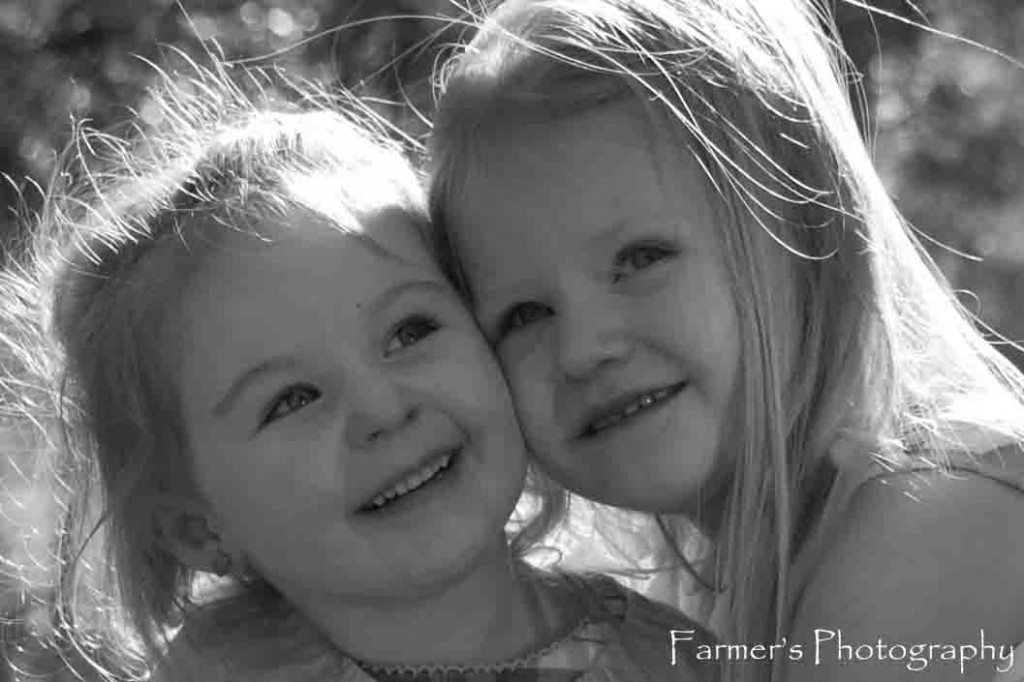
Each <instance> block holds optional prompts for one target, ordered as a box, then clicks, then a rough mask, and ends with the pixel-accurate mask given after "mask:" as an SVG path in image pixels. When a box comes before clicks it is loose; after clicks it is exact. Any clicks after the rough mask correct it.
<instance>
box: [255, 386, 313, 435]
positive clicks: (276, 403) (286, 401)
mask: <svg viewBox="0 0 1024 682" xmlns="http://www.w3.org/2000/svg"><path fill="white" fill-rule="evenodd" d="M320 395H321V394H320V389H318V388H316V387H315V386H310V385H309V384H293V385H291V386H289V387H288V388H286V389H284V390H283V391H281V392H280V393H278V394H277V395H276V396H274V399H273V400H271V401H270V405H269V406H268V407H267V411H266V414H265V416H264V417H263V420H262V421H261V422H260V427H261V428H262V427H264V426H268V425H269V424H272V423H273V422H276V421H277V420H278V419H283V418H284V417H287V416H288V415H290V414H292V413H293V412H298V411H299V410H301V409H302V408H304V407H308V406H309V405H311V404H313V403H315V402H316V401H317V400H319V399H320Z"/></svg>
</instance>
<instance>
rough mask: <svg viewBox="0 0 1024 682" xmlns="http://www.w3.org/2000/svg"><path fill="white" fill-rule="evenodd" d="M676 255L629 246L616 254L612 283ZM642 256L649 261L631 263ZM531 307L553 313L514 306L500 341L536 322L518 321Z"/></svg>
mask: <svg viewBox="0 0 1024 682" xmlns="http://www.w3.org/2000/svg"><path fill="white" fill-rule="evenodd" d="M676 253H678V249H676V248H674V247H671V246H668V245H665V244H652V243H638V244H629V245H627V246H626V247H624V248H623V249H621V250H620V251H619V252H618V253H616V254H615V259H614V261H613V267H614V269H613V272H612V282H619V281H621V280H622V278H623V277H626V276H628V275H629V274H633V273H635V272H640V271H642V270H646V269H648V268H650V267H651V266H653V265H656V264H657V263H659V262H661V261H663V260H665V259H666V258H671V257H672V256H674V255H675V254H676ZM640 254H642V255H645V256H648V257H649V259H648V260H647V261H646V262H643V263H641V264H639V265H638V264H637V263H636V261H635V260H632V261H631V259H632V258H633V257H634V256H636V255H640ZM627 268H631V272H623V270H625V269H627ZM531 306H533V307H537V308H543V309H544V310H543V312H544V313H545V314H551V312H552V311H551V308H550V307H548V306H546V305H544V304H543V303H537V302H536V301H528V302H525V303H519V304H516V305H514V306H513V307H511V308H509V309H508V311H506V312H505V314H504V315H502V316H501V320H500V322H499V323H498V335H497V338H498V340H501V339H503V338H505V336H506V335H508V334H510V333H512V332H514V331H516V330H517V329H521V328H523V327H525V326H527V325H529V324H531V323H532V322H533V321H534V320H527V321H525V322H524V321H517V317H519V316H520V315H521V314H522V313H523V311H524V310H525V309H529V308H530V307H531Z"/></svg>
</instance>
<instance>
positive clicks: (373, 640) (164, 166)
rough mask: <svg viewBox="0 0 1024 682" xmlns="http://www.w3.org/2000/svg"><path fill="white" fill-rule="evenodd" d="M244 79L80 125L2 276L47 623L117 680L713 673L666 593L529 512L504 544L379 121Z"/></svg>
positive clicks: (483, 395) (459, 370)
mask: <svg viewBox="0 0 1024 682" xmlns="http://www.w3.org/2000/svg"><path fill="white" fill-rule="evenodd" d="M242 75H243V76H244V77H245V78H246V79H248V82H255V83H261V82H263V81H262V80H261V79H262V78H263V76H261V75H260V74H259V73H246V74H242ZM235 82H237V81H234V80H231V79H228V78H227V77H226V76H225V74H224V71H223V69H217V70H214V71H210V72H205V71H202V72H200V73H199V75H198V76H197V77H196V78H195V79H193V81H192V82H191V83H190V84H189V85H190V86H191V87H190V89H181V88H178V87H176V86H174V85H173V84H167V83H165V84H164V85H163V86H162V87H161V89H160V90H158V91H157V92H156V93H155V95H154V96H155V101H156V103H157V104H158V105H159V106H160V112H161V114H162V116H161V118H162V121H163V124H162V125H163V128H162V129H158V130H156V131H155V132H151V133H149V134H147V135H145V136H144V137H143V138H142V139H141V140H140V141H139V143H138V144H135V145H129V144H128V143H126V142H124V141H121V140H118V139H116V138H112V137H109V136H104V135H100V134H97V133H89V132H81V133H80V134H79V138H78V148H79V149H88V150H90V152H92V153H95V154H96V155H98V156H99V157H100V158H99V163H100V167H101V168H102V170H97V166H96V165H90V166H88V167H87V166H86V165H85V160H84V159H83V158H81V157H78V158H76V159H75V161H76V162H77V163H71V164H69V165H68V166H67V167H66V168H65V172H64V174H63V175H62V176H61V179H62V180H65V181H66V182H65V183H64V184H58V185H55V187H54V189H53V190H52V191H51V196H50V197H49V200H48V202H47V204H46V207H45V208H44V210H43V212H42V214H41V215H40V217H39V221H38V224H37V225H36V226H35V227H36V234H35V235H34V239H33V243H32V248H31V250H30V251H29V252H28V253H27V254H25V255H24V257H23V258H22V259H21V261H20V264H19V265H18V266H16V267H14V268H12V269H11V270H10V271H9V272H7V273H5V274H4V275H3V279H2V286H0V291H2V294H3V296H4V299H3V302H4V306H3V310H4V312H5V318H6V319H5V323H6V325H5V329H6V330H7V332H6V336H5V340H6V341H7V342H8V344H9V347H10V348H11V349H12V350H13V351H14V352H15V353H16V355H17V357H18V358H19V359H20V362H21V363H22V367H23V368H24V369H25V370H26V371H29V370H30V371H29V372H28V374H27V376H29V377H33V376H34V377H35V383H36V385H37V388H40V389H42V390H41V392H37V393H35V394H34V395H35V397H36V398H37V399H36V400H35V401H34V402H29V401H26V402H25V405H24V410H25V413H26V416H31V417H33V418H35V419H36V420H37V422H38V423H44V424H45V423H47V421H48V420H49V421H50V422H53V423H55V424H56V427H57V428H58V429H59V430H60V437H59V438H57V439H55V441H54V444H53V447H52V448H51V449H50V452H49V454H50V455H52V456H53V458H54V459H53V462H52V467H51V468H52V471H53V472H54V479H53V480H52V481H51V485H52V486H53V490H54V492H55V493H58V494H62V495H64V498H63V502H64V506H63V508H62V514H61V515H60V523H59V528H58V538H59V541H58V542H57V543H56V545H55V546H54V547H52V548H51V549H52V550H53V551H54V552H55V553H56V560H57V563H56V573H57V577H58V579H57V584H58V594H57V597H56V599H55V604H54V607H53V613H52V618H51V621H52V624H53V626H54V627H55V630H54V640H55V641H57V642H58V643H63V644H65V645H68V646H71V647H73V648H75V649H76V650H77V651H79V652H84V653H85V654H86V658H90V659H92V660H93V661H94V662H95V663H96V664H97V666H99V665H100V664H101V663H102V666H103V668H104V669H103V670H100V673H101V674H102V675H104V676H105V677H109V678H110V679H123V678H124V677H125V676H126V674H127V671H134V673H135V674H136V677H140V678H141V677H142V676H143V675H144V673H145V671H146V670H147V669H149V668H153V667H155V669H156V674H155V679H157V680H203V681H204V682H211V681H215V680H246V681H252V680H264V679H265V680H275V681H279V680H309V681H313V680H316V681H318V682H319V681H326V680H332V681H334V682H337V681H339V680H351V681H353V682H356V681H359V680H365V681H368V680H378V681H380V682H386V681H388V680H402V681H403V682H409V681H421V682H427V681H434V680H467V681H468V680H507V681H512V680H531V681H533V680H562V679H574V680H577V679H578V680H587V681H591V682H606V681H607V682H611V681H618V680H622V681H626V680H629V681H632V680H652V681H663V680H664V681H667V680H676V679H687V680H688V679H695V680H696V679H711V677H710V674H711V673H713V669H712V668H704V669H701V668H700V667H699V666H698V665H697V664H696V662H695V660H694V657H693V656H692V655H690V652H691V647H693V646H696V644H697V642H699V641H701V632H702V631H701V630H700V628H698V627H696V626H695V625H694V624H693V623H692V622H691V621H690V620H689V619H687V618H685V617H683V616H682V615H681V614H680V613H678V612H676V611H674V610H671V609H669V608H667V607H662V606H659V605H656V604H654V603H652V602H649V601H647V600H646V599H644V598H643V597H641V596H640V595H638V594H635V593H632V592H629V591H628V590H625V589H624V588H621V587H619V586H618V585H617V584H616V583H614V582H612V581H611V580H610V579H607V578H601V577H599V576H589V577H588V576H571V575H566V574H559V573H543V572H540V571H538V570H536V569H533V568H530V567H529V566H528V565H527V564H526V563H525V562H524V561H523V557H522V555H523V553H524V551H525V550H526V549H528V548H529V546H530V545H531V544H532V541H533V540H535V539H536V538H537V537H538V533H539V530H538V528H540V530H543V528H542V526H543V521H544V517H543V516H541V517H540V518H538V519H536V520H535V522H529V523H525V525H522V526H521V528H520V530H519V532H518V533H516V534H515V535H514V536H513V537H512V538H511V540H512V541H513V543H512V546H511V547H510V545H509V540H510V538H509V537H507V536H506V534H505V530H504V529H505V526H506V521H507V520H508V518H509V515H510V513H511V511H512V509H513V506H514V504H515V502H516V500H517V498H518V497H519V495H520V492H521V490H522V486H523V480H524V473H525V471H526V465H525V455H524V447H523V442H522V437H521V434H520V432H519V429H518V424H517V422H516V419H515V416H514V413H513V410H512V405H511V401H510V398H509V396H508V393H507V388H506V385H505V383H504V381H503V378H502V376H501V373H500V370H499V368H498V366H497V364H496V362H495V360H494V359H493V357H492V355H491V353H490V349H489V348H488V346H487V344H486V342H485V340H484V339H483V337H482V336H481V335H480V333H479V330H478V328H477V326H476V324H475V322H474V320H473V319H472V317H471V315H470V314H469V312H468V311H467V310H466V309H465V307H464V305H463V303H462V301H461V299H460V298H459V297H458V295H457V293H456V290H455V289H454V288H453V287H452V286H451V285H450V283H449V281H448V279H447V278H446V276H445V274H444V273H443V272H442V270H441V269H440V267H439V266H438V264H437V263H436V261H435V260H434V258H433V255H432V252H431V250H430V248H429V245H428V241H427V234H428V230H427V227H426V226H427V219H426V206H425V202H424V198H423V196H422V195H421V186H420V178H418V177H417V175H416V174H415V173H414V171H413V170H412V168H411V167H410V165H409V164H408V162H407V161H406V159H405V158H404V157H403V155H402V154H401V152H400V150H399V149H398V148H397V147H396V146H395V145H394V144H391V143H387V142H386V141H385V137H386V135H385V133H386V132H387V131H386V130H385V129H384V127H383V126H382V125H381V124H379V123H376V122H375V119H373V118H372V116H370V115H369V114H368V113H367V112H366V111H365V110H364V108H363V107H361V106H359V105H358V103H357V102H356V101H354V100H339V99H336V98H330V99H328V98H326V97H322V96H317V95H316V94H315V93H307V92H303V91H302V89H301V88H297V89H295V91H294V93H293V94H296V95H300V96H302V101H305V102H307V106H305V107H304V109H302V110H297V109H296V110H289V111H276V110H274V109H273V108H268V107H262V106H257V105H256V104H254V101H255V99H254V96H250V95H248V94H246V92H243V91H242V90H241V89H240V88H239V87H238V86H236V85H234V84H233V83H235ZM189 91H191V92H193V93H196V94H193V95H188V94H186V93H187V92H189ZM259 94H260V93H256V95H257V96H258V95H259ZM76 176H77V177H76ZM68 183H70V184H68ZM47 387H50V388H51V389H52V390H50V391H49V392H48V391H47V390H46V388H47ZM40 395H41V396H43V397H44V398H49V399H50V409H49V410H48V411H47V410H45V409H43V408H45V407H46V403H45V401H43V400H40V399H39V396H40ZM538 523H540V524H541V526H538V525H537V524H538ZM97 543H102V544H97ZM213 576H217V577H213ZM211 580H212V584H211ZM204 585H206V588H207V589H205V590H203V589H201V588H203V586H204ZM44 620H45V619H44ZM175 629H178V632H177V634H176V635H174V631H175ZM672 631H686V632H687V633H690V634H689V635H688V636H687V637H688V640H689V642H690V643H686V642H676V643H675V646H674V650H673V651H672V652H671V653H672V655H671V656H670V648H669V642H670V636H671V635H670V633H671V632H672ZM100 651H102V652H105V653H104V655H103V660H102V661H100V658H99V656H98V655H96V652H100ZM90 652H91V653H90ZM97 669H99V668H97Z"/></svg>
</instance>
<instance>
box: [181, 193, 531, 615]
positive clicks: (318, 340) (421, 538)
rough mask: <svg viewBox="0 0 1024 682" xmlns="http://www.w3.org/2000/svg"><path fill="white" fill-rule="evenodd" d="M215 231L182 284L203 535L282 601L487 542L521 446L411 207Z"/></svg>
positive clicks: (405, 577)
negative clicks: (233, 554)
mask: <svg viewBox="0 0 1024 682" xmlns="http://www.w3.org/2000/svg"><path fill="white" fill-rule="evenodd" d="M259 228H260V229H259V231H260V232H261V234H263V235H266V236H267V237H269V239H270V243H263V242H260V241H259V240H257V239H247V238H243V237H232V238H231V239H230V240H229V242H228V244H227V246H226V248H223V249H221V250H219V251H218V252H217V253H215V255H214V256H213V257H212V258H211V260H210V261H209V262H208V263H207V264H206V265H205V266H204V267H203V268H202V269H201V270H200V272H199V273H198V274H197V275H196V277H195V278H194V279H193V280H192V281H191V282H190V285H189V286H188V288H187V289H186V291H185V292H184V298H183V307H182V313H181V325H180V327H179V332H178V334H179V336H178V337H177V338H176V339H174V340H173V341H175V342H176V344H177V350H176V353H177V357H179V363H178V375H177V379H178V392H179V394H180V396H181V399H182V404H183V411H184V420H185V424H186V430H187V434H188V444H189V448H190V453H189V454H190V456H191V464H192V468H193V472H194V479H195V481H196V484H197V485H198V487H199V490H200V493H201V496H202V498H203V499H204V500H205V501H206V503H207V505H208V507H209V513H210V515H211V517H212V519H213V521H214V523H215V524H216V527H217V529H218V532H219V533H220V534H221V535H222V536H223V537H224V538H225V540H226V541H228V542H230V543H231V544H232V545H233V546H235V547H237V548H240V549H241V550H242V552H243V553H244V555H245V557H246V559H247V560H248V561H249V562H250V563H251V564H252V565H253V566H254V567H255V568H256V569H257V570H258V572H259V573H260V574H261V575H262V576H263V577H265V578H266V579H267V580H268V581H270V582H271V583H272V584H274V585H275V586H276V587H278V589H280V590H281V591H282V592H284V593H285V594H288V595H289V596H291V597H292V598H294V599H296V600H297V601H299V602H302V601H306V602H309V600H311V599H318V598H320V597H323V596H324V595H329V596H330V597H332V598H334V599H341V600H342V601H344V600H345V599H349V600H353V601H354V600H361V601H365V600H373V599H375V598H382V599H384V598H387V599H390V598H393V597H396V596H397V597H400V596H402V595H403V594H412V595H415V594H418V593H419V592H420V591H422V590H425V589H436V585H437V583H438V582H443V581H445V580H447V579H451V578H453V577H456V576H458V575H461V573H462V572H464V571H465V570H466V567H467V566H471V565H472V564H473V562H474V561H475V560H476V558H477V557H478V556H479V555H480V553H481V552H485V551H489V550H494V549H495V548H502V549H503V548H504V535H503V533H502V529H503V526H504V523H505V521H506V519H507V518H508V516H509V513H510V511H511V509H512V507H513V506H514V504H515V500H516V499H517V497H518V494H519V492H520V489H521V485H522V480H523V475H524V468H525V463H524V454H523V443H522V438H521V436H520V433H519V429H518V425H517V423H516V421H515V418H514V413H513V411H512V405H511V401H510V399H509V397H508V392H507V388H506V386H505V384H504V381H503V378H502V376H501V372H500V369H499V368H498V366H497V363H496V362H495V361H494V359H493V357H492V355H491V352H490V349H489V348H488V347H487V344H486V341H485V340H484V339H483V337H482V336H481V335H480V333H479V331H478V329H477V327H476V325H475V323H474V321H473V319H472V318H471V316H470V314H469V313H468V312H467V311H466V310H465V309H464V307H463V305H462V304H461V302H460V300H459V298H458V297H457V296H456V294H455V292H454V291H453V290H452V289H451V288H450V287H449V285H448V284H447V283H446V281H445V279H444V278H443V277H442V275H441V273H440V272H439V271H438V269H437V267H436V266H435V265H434V263H433V261H432V259H431V258H430V254H429V253H428V251H427V249H426V248H425V247H424V245H423V243H422V241H421V238H420V236H419V234H418V233H417V232H416V230H415V229H414V227H413V225H412V223H411V222H410V219H409V217H407V216H406V215H404V214H403V213H401V212H398V211H394V210H387V211H385V210H381V211H369V212H366V213H364V214H363V215H361V216H360V227H359V230H360V231H361V232H363V235H362V236H356V235H353V234H346V233H343V232H341V231H339V230H338V229H337V227H335V226H332V225H328V224H326V221H324V220H323V219H319V218H317V217H315V216H313V215H312V214H308V213H302V212H294V213H292V214H291V215H290V216H289V217H288V218H287V219H286V220H279V221H278V224H276V225H275V224H271V223H270V222H269V221H264V223H263V224H261V225H260V226H259Z"/></svg>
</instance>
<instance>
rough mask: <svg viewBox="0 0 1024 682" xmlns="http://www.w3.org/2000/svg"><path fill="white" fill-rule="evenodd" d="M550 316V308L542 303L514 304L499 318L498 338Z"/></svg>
mask: <svg viewBox="0 0 1024 682" xmlns="http://www.w3.org/2000/svg"><path fill="white" fill-rule="evenodd" d="M551 314H552V310H551V308H549V307H548V306H546V305H544V304H543V303H537V302H536V301H528V302H526V303H519V304H516V305H514V306H512V307H511V308H509V309H508V311H506V312H505V314H504V315H502V316H501V321H500V322H499V324H498V338H499V339H500V338H503V337H504V336H506V335H507V334H511V333H512V332H514V331H516V330H518V329H522V328H523V327H526V326H527V325H531V324H533V323H534V322H537V321H538V320H541V319H543V318H545V317H548V316H549V315H551Z"/></svg>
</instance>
